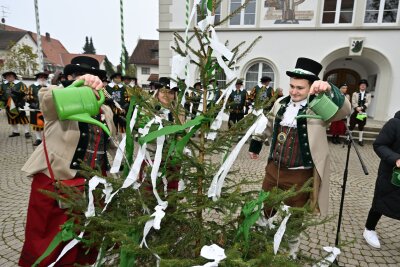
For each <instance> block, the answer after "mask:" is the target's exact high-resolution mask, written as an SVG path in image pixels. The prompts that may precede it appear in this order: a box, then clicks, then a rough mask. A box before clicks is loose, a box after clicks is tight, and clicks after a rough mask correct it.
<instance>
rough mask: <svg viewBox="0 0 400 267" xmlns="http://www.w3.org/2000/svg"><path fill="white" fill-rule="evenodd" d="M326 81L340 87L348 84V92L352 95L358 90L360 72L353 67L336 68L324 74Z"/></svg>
mask: <svg viewBox="0 0 400 267" xmlns="http://www.w3.org/2000/svg"><path fill="white" fill-rule="evenodd" d="M324 81H328V82H331V83H333V84H334V85H336V86H337V87H338V88H340V86H341V85H343V84H347V87H348V89H347V94H349V95H350V97H351V96H352V95H353V93H354V92H356V91H357V90H358V82H359V81H360V74H358V73H357V72H356V71H354V70H351V69H334V70H331V71H328V72H327V73H326V74H325V75H324Z"/></svg>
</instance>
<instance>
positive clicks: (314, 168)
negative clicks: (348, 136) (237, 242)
mask: <svg viewBox="0 0 400 267" xmlns="http://www.w3.org/2000/svg"><path fill="white" fill-rule="evenodd" d="M321 69H322V65H321V64H320V63H318V62H316V61H314V60H312V59H309V58H298V59H297V62H296V67H295V68H294V69H293V70H290V71H287V72H286V74H287V75H288V76H289V77H290V84H289V86H290V88H289V96H286V97H282V98H279V99H277V100H276V102H275V104H274V106H273V107H272V109H271V116H269V121H268V126H267V130H266V133H268V132H271V131H272V140H271V147H270V153H269V156H268V163H267V166H266V169H265V171H266V173H265V178H264V181H263V185H262V188H263V190H265V191H270V190H271V189H273V188H274V187H278V188H280V189H283V190H288V189H290V188H291V187H292V186H294V187H295V189H296V190H299V189H300V188H301V187H302V186H303V185H304V184H305V183H306V182H307V181H308V180H309V179H310V178H311V177H313V178H314V183H313V185H314V188H313V189H314V190H313V192H312V194H311V195H312V197H311V204H310V205H311V208H312V209H314V210H317V211H318V210H319V211H320V212H321V214H322V215H323V216H326V215H327V212H328V204H329V202H328V201H329V179H330V176H329V173H330V166H329V165H330V161H329V147H328V141H327V135H326V127H327V125H328V123H329V122H325V121H323V120H319V119H307V118H296V116H297V115H301V114H313V112H312V111H311V110H309V109H308V101H307V99H308V97H310V98H313V97H314V95H315V94H327V96H329V97H330V98H331V100H332V101H333V102H334V103H335V104H336V105H337V106H338V107H339V109H338V111H337V112H336V114H335V115H334V116H333V117H332V119H331V120H330V121H335V120H340V119H343V118H345V117H346V116H347V115H348V114H350V102H349V101H348V100H347V99H346V98H345V97H344V96H343V95H342V94H341V93H340V91H339V89H338V88H337V87H336V86H334V85H333V84H331V83H328V82H324V81H320V80H319V77H318V74H319V72H320V71H321ZM256 137H257V136H256ZM256 137H253V140H252V141H251V143H250V149H249V151H250V158H252V159H257V158H258V154H259V152H260V150H261V147H262V141H263V140H265V136H264V137H263V138H261V139H257V138H256ZM309 201H310V194H309V193H301V194H297V195H296V196H294V197H291V198H289V199H286V200H285V204H286V205H289V206H292V207H303V206H304V205H305V204H306V203H308V202H309ZM264 213H265V215H266V216H267V217H270V216H272V213H273V211H271V209H270V208H269V207H268V203H265V208H264ZM289 247H290V255H291V257H293V258H296V255H297V251H298V248H299V239H298V237H296V236H293V237H291V238H290V240H289Z"/></svg>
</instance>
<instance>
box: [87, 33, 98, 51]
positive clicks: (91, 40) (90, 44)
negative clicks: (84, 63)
mask: <svg viewBox="0 0 400 267" xmlns="http://www.w3.org/2000/svg"><path fill="white" fill-rule="evenodd" d="M89 51H90V53H87V54H94V55H95V54H96V48H94V45H93V39H92V37H90V42H89Z"/></svg>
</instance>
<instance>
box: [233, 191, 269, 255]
mask: <svg viewBox="0 0 400 267" xmlns="http://www.w3.org/2000/svg"><path fill="white" fill-rule="evenodd" d="M268 196H269V192H265V191H260V194H259V195H258V198H257V199H255V200H251V201H249V202H247V203H245V204H244V206H243V209H242V214H243V216H244V220H243V223H242V224H241V225H240V226H239V230H238V233H237V234H236V239H238V238H239V237H240V236H241V235H243V237H244V241H245V246H246V248H248V246H249V241H250V228H251V227H252V226H253V225H254V224H255V223H256V222H257V220H258V218H260V214H261V207H262V203H263V202H264V201H265V200H266V199H267V198H268ZM256 207H257V209H256V210H254V209H255V208H256Z"/></svg>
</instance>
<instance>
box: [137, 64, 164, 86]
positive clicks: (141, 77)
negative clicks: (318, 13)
mask: <svg viewBox="0 0 400 267" xmlns="http://www.w3.org/2000/svg"><path fill="white" fill-rule="evenodd" d="M143 67H144V68H150V74H158V73H159V68H158V66H154V65H136V76H137V77H136V78H137V79H138V84H139V86H142V85H143V84H149V83H150V82H149V81H148V79H149V76H150V74H142V68H143Z"/></svg>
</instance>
